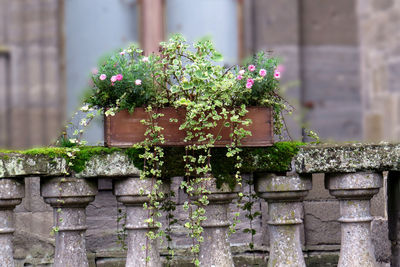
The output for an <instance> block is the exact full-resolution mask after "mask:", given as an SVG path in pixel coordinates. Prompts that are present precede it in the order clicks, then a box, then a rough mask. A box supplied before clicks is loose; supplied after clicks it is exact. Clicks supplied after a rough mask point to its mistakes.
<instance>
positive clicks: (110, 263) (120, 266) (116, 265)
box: [96, 258, 126, 267]
mask: <svg viewBox="0 0 400 267" xmlns="http://www.w3.org/2000/svg"><path fill="white" fill-rule="evenodd" d="M125 262H126V260H125V258H109V259H97V260H96V267H125Z"/></svg>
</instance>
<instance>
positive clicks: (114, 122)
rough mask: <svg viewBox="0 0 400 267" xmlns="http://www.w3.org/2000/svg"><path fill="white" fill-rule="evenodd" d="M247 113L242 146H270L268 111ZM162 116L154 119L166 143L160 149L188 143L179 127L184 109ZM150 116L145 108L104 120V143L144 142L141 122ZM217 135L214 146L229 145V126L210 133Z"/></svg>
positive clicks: (169, 110)
mask: <svg viewBox="0 0 400 267" xmlns="http://www.w3.org/2000/svg"><path fill="white" fill-rule="evenodd" d="M247 110H248V111H249V112H248V113H247V114H246V116H245V118H247V119H251V120H252V123H251V124H250V126H249V127H244V129H245V130H250V131H251V133H252V136H248V137H246V138H244V139H242V141H241V143H242V146H244V147H263V146H271V145H272V144H273V128H272V113H271V109H270V108H266V107H247ZM158 112H161V113H163V114H164V116H163V117H160V118H159V119H158V120H157V123H158V125H159V126H161V127H163V128H164V130H163V132H162V133H163V134H164V137H165V143H164V144H163V146H185V145H187V144H188V143H187V142H184V141H183V140H184V138H185V136H186V132H185V131H184V130H179V125H180V124H181V123H182V121H183V120H184V119H185V110H184V109H175V108H172V107H169V108H163V109H162V111H160V110H158ZM148 116H149V114H148V113H146V112H145V110H144V108H135V111H134V112H133V113H132V114H129V112H128V111H125V110H124V111H120V112H118V113H117V114H115V116H108V117H104V143H105V145H106V146H109V147H131V146H132V145H133V144H136V143H139V142H141V141H143V140H144V139H145V136H144V133H145V131H146V128H147V126H145V125H143V124H142V123H141V122H140V121H141V120H143V119H146V118H148ZM170 118H177V119H178V123H174V122H172V123H171V122H170V121H169V119H170ZM218 132H219V135H221V136H222V138H221V139H220V140H219V141H217V142H216V143H215V146H216V147H225V146H226V145H227V144H230V143H231V138H230V137H229V134H230V132H231V128H230V127H223V120H221V121H220V122H219V123H218V125H217V127H216V128H214V129H211V130H210V131H209V133H212V134H214V136H215V135H216V134H217V133H218Z"/></svg>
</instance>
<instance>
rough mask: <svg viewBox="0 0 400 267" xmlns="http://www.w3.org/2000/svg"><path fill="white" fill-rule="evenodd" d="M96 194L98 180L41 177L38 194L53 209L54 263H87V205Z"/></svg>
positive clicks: (60, 266)
mask: <svg viewBox="0 0 400 267" xmlns="http://www.w3.org/2000/svg"><path fill="white" fill-rule="evenodd" d="M96 194H97V180H89V179H79V178H70V177H68V178H42V179H41V195H42V196H43V198H44V200H45V202H46V203H48V204H50V205H51V206H52V207H53V209H54V225H55V227H56V229H58V231H57V233H56V251H55V256H54V267H76V266H79V267H88V266H89V264H88V259H87V254H86V242H85V232H86V228H87V227H86V206H87V205H88V204H89V203H90V202H92V201H93V200H94V198H95V196H96Z"/></svg>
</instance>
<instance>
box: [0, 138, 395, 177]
mask: <svg viewBox="0 0 400 267" xmlns="http://www.w3.org/2000/svg"><path fill="white" fill-rule="evenodd" d="M254 156H255V157H257V155H256V154H255V155H254ZM254 162H255V164H260V167H261V168H262V169H263V171H271V172H273V171H276V170H274V169H271V170H269V169H266V167H265V166H263V163H262V162H258V163H257V159H256V158H255V159H254ZM293 162H294V163H295V171H296V172H298V173H324V172H354V171H357V170H382V171H383V170H400V144H389V143H382V144H361V143H358V144H341V145H340V144H339V145H335V144H323V145H307V146H302V147H300V150H299V152H298V154H297V155H296V156H295V157H294V158H293ZM65 165H66V162H65V160H64V159H63V158H49V157H48V156H46V155H26V154H15V153H14V154H0V178H4V177H19V176H64V174H65V172H66V166H65ZM256 167H257V166H255V169H256V170H257V168H256ZM271 168H272V167H271ZM287 170H288V171H289V170H290V167H289V166H288V169H287ZM279 171H282V170H279ZM138 175H139V170H138V169H137V168H136V167H135V166H134V165H133V164H132V163H131V161H130V160H129V158H128V156H127V155H126V154H125V153H123V152H121V151H117V152H114V153H112V154H105V155H94V156H93V157H92V158H91V159H89V160H88V161H87V162H86V167H85V169H84V170H83V171H82V172H80V173H78V174H75V176H76V177H78V178H84V177H85V178H90V177H111V178H112V177H128V176H138Z"/></svg>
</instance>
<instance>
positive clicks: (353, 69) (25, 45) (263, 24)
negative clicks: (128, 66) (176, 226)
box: [0, 0, 400, 266]
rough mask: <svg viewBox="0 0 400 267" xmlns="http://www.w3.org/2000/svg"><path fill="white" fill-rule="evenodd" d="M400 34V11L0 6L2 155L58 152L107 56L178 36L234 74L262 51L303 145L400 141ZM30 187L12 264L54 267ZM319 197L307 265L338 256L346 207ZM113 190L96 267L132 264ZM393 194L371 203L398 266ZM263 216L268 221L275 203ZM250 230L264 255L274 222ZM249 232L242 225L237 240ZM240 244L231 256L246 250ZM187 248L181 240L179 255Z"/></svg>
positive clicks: (56, 3)
mask: <svg viewBox="0 0 400 267" xmlns="http://www.w3.org/2000/svg"><path fill="white" fill-rule="evenodd" d="M399 25H400V0H336V1H332V0H279V1H276V0H201V1H200V0H0V148H3V147H13V148H25V147H32V146H39V145H48V144H50V143H52V142H53V141H54V140H55V139H56V138H57V136H59V135H60V133H61V132H62V129H63V126H65V123H66V121H67V120H68V118H70V117H71V115H72V114H73V113H74V111H75V110H76V109H77V108H78V107H79V106H80V99H81V97H82V94H83V92H84V90H85V88H87V87H88V85H89V77H90V73H91V71H92V69H93V68H94V67H95V66H96V64H97V62H98V61H99V59H100V58H101V57H102V56H103V55H104V54H106V53H109V52H111V51H113V50H116V49H119V48H120V47H123V46H126V45H127V44H129V43H130V42H138V43H140V44H141V45H142V46H143V47H144V48H145V50H146V51H147V52H149V51H155V50H157V48H158V45H157V44H158V42H159V41H161V40H162V39H165V38H167V37H168V35H169V34H171V33H175V32H181V33H183V34H184V35H185V36H186V37H187V38H188V39H189V40H192V41H193V40H195V39H197V38H200V37H203V36H205V35H208V36H211V37H212V38H213V40H214V41H215V44H216V46H217V48H218V49H219V50H220V51H221V52H222V53H223V54H224V55H225V62H226V63H227V64H234V63H237V62H239V61H240V60H241V59H243V58H245V57H246V56H248V55H251V54H252V53H254V52H257V51H259V50H268V51H270V50H271V51H274V54H275V55H277V56H281V57H282V60H283V65H284V66H285V71H284V73H283V77H282V86H283V88H284V89H285V91H286V92H285V93H286V95H287V98H288V99H289V100H290V102H291V103H292V104H293V106H294V107H295V108H296V110H295V111H294V114H295V116H294V118H288V125H289V127H290V129H291V131H290V132H291V136H292V137H293V138H295V139H300V138H301V126H303V125H306V126H307V127H309V128H310V129H313V130H315V131H316V132H317V133H318V134H319V135H320V137H321V139H322V140H332V141H355V140H364V141H380V140H387V141H400V41H399V40H400V27H399ZM94 126H95V127H93V129H91V130H90V131H89V133H88V136H87V137H86V139H90V140H91V141H92V142H96V141H98V140H100V141H101V140H102V138H103V136H102V126H101V120H99V121H98V122H97V123H96V124H95V125H94ZM178 180H179V179H178ZM25 184H26V188H25V191H26V197H25V198H24V201H23V203H22V204H21V205H19V206H18V207H17V208H16V211H17V215H16V228H17V231H16V234H15V236H16V237H15V240H14V242H15V243H16V251H15V258H16V259H19V262H20V263H21V265H18V266H22V264H24V266H51V257H52V255H53V254H52V253H53V251H54V239H53V237H49V232H50V229H51V227H52V225H53V213H52V209H51V208H50V207H49V206H48V205H46V204H45V203H44V202H43V200H42V198H41V197H40V193H39V189H40V184H39V178H37V177H36V178H35V177H29V178H25ZM173 184H175V187H177V185H178V184H179V182H176V181H175V182H174V181H173ZM313 186H314V188H313V190H312V191H311V192H310V194H309V195H308V196H307V198H306V201H305V204H304V238H303V239H304V240H303V242H304V244H305V246H306V249H307V251H308V253H311V252H312V253H314V252H315V253H316V255H318V257H319V256H320V255H322V254H323V253H328V252H329V253H331V252H333V253H334V254H335V255H336V256H337V253H338V251H339V248H340V246H339V244H340V227H339V223H338V222H337V221H336V220H337V215H338V214H339V203H338V202H337V201H336V200H335V199H333V198H332V197H331V196H330V195H329V192H328V191H327V190H326V189H325V188H324V184H323V176H321V175H319V176H318V175H317V176H314V177H313ZM111 189H112V188H111V182H110V181H103V182H101V183H100V185H99V193H98V195H97V196H96V200H95V202H94V203H93V204H91V205H89V207H88V210H87V214H88V225H89V228H88V232H87V246H88V250H89V251H92V252H95V253H96V256H95V257H96V264H97V266H122V265H110V262H111V261H115V262H120V261H123V257H124V254H123V253H121V252H120V251H119V250H118V249H116V243H115V241H116V239H117V238H116V235H115V230H116V227H117V226H116V225H117V222H116V221H117V220H116V218H117V207H118V206H117V202H116V199H115V197H114V196H113V194H112V190H111ZM176 189H177V188H176ZM385 190H386V189H382V190H381V191H380V193H379V194H378V195H377V196H376V197H374V199H373V202H372V214H373V216H375V220H374V221H373V226H372V229H373V232H374V243H375V250H376V256H377V259H378V260H379V261H381V262H388V260H389V257H390V241H389V240H388V238H387V214H386V191H385ZM328 206H329V208H327V207H328ZM255 207H257V209H259V210H264V212H263V213H264V214H265V209H267V203H265V202H264V201H260V202H258V203H257V205H255ZM254 225H255V227H258V228H257V229H258V230H257V236H256V240H255V243H256V245H257V246H258V245H265V244H268V243H269V241H268V232H267V231H268V230H267V227H266V226H265V225H266V218H265V217H264V218H262V219H261V220H259V221H257V222H255V224H254ZM245 227H247V225H245V220H243V223H242V225H239V228H240V229H242V228H245ZM238 233H239V234H238V235H236V236H233V237H232V239H231V242H232V243H233V244H242V243H247V242H249V239H248V236H246V235H243V234H240V233H241V230H239V231H238ZM184 237H185V234H181V235H180V236H179V233H178V237H177V241H175V242H176V245H177V246H179V245H181V243H182V244H184V240H185V239H184ZM93 257H94V256H93ZM334 261H335V262H337V258H336V259H335V260H334ZM101 262H102V263H101ZM45 263H46V264H47V265H46V264H45ZM101 264H103V265H101ZM118 264H119V263H118ZM314 266H328V265H323V264H319V265H318V264H317V265H314ZM330 266H334V265H330Z"/></svg>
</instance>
